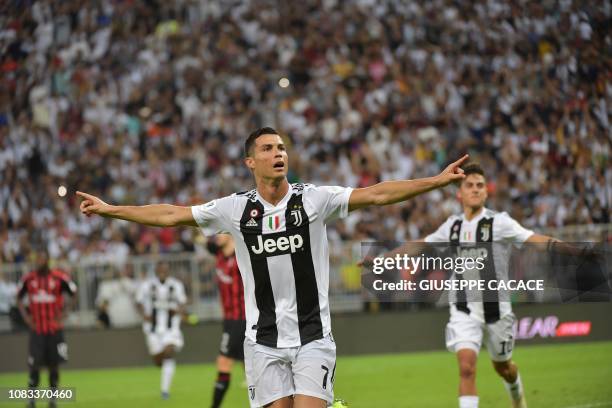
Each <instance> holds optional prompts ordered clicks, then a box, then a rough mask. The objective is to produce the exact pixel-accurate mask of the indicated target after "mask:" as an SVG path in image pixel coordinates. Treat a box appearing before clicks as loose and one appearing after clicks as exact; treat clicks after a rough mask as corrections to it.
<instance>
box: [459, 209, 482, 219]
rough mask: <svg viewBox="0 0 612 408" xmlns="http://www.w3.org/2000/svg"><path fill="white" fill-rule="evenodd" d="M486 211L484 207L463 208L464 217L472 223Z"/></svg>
mask: <svg viewBox="0 0 612 408" xmlns="http://www.w3.org/2000/svg"><path fill="white" fill-rule="evenodd" d="M483 210H484V206H482V207H463V216H464V217H465V219H466V220H467V221H472V220H473V219H474V218H476V217H478V215H479V214H480V213H481V212H482V211H483Z"/></svg>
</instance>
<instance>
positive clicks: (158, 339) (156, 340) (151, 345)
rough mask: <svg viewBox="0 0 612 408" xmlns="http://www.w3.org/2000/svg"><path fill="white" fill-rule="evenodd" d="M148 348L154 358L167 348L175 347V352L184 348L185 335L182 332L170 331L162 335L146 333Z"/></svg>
mask: <svg viewBox="0 0 612 408" xmlns="http://www.w3.org/2000/svg"><path fill="white" fill-rule="evenodd" d="M145 337H146V340H147V348H148V349H149V354H151V355H152V356H154V355H156V354H159V353H161V352H162V351H164V349H165V348H166V347H167V346H174V349H175V351H177V352H178V351H181V349H182V348H183V344H184V342H183V333H181V331H180V330H169V331H165V332H162V333H150V332H149V333H145Z"/></svg>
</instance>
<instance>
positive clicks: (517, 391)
mask: <svg viewBox="0 0 612 408" xmlns="http://www.w3.org/2000/svg"><path fill="white" fill-rule="evenodd" d="M504 387H506V391H508V394H509V395H510V398H512V399H513V400H514V401H518V400H520V399H521V397H522V396H523V382H522V381H521V375H520V374H518V373H517V374H516V381H515V382H514V384H510V383H507V382H506V381H505V380H504Z"/></svg>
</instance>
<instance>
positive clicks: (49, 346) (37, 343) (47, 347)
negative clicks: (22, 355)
mask: <svg viewBox="0 0 612 408" xmlns="http://www.w3.org/2000/svg"><path fill="white" fill-rule="evenodd" d="M66 361H68V345H67V344H66V342H65V341H64V333H63V332H62V331H58V332H56V333H54V334H37V333H35V332H30V355H29V357H28V365H29V366H33V367H45V366H46V367H49V366H56V365H59V364H61V363H64V362H66Z"/></svg>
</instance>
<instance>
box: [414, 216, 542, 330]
mask: <svg viewBox="0 0 612 408" xmlns="http://www.w3.org/2000/svg"><path fill="white" fill-rule="evenodd" d="M531 235H533V231H531V230H528V229H526V228H524V227H523V226H521V224H519V223H518V222H517V221H516V220H514V219H513V218H512V217H510V216H509V215H508V213H506V212H501V213H500V212H495V211H492V210H489V209H487V208H483V209H482V211H481V212H480V214H478V215H477V216H476V217H474V218H473V219H471V220H469V221H468V220H466V219H465V216H464V215H463V214H462V215H460V216H459V215H451V216H450V217H448V218H447V220H446V221H445V222H444V223H443V224H442V225H441V226H440V227H439V228H438V229H437V230H436V231H435V232H433V233H432V234H430V235H428V236H427V237H425V242H432V243H433V242H448V243H454V244H478V243H484V244H483V247H485V246H486V245H487V244H486V243H493V242H502V243H503V242H505V243H514V244H522V243H523V242H525V241H526V240H527V239H528V238H529V237H530V236H531ZM489 247H491V246H490V245H489ZM494 249H495V251H494V252H495V254H494V256H490V257H487V259H486V261H485V268H484V270H483V271H481V272H480V274H481V276H480V278H484V279H503V277H505V276H507V273H508V266H509V259H510V247H508V246H495V247H494ZM483 273H484V274H485V275H487V276H482V274H483ZM454 295H456V296H457V298H456V299H455V300H456V302H455V303H453V304H451V312H455V311H457V310H458V311H461V312H465V313H468V314H470V315H471V316H472V317H474V318H476V319H478V320H480V321H482V322H487V323H493V322H496V321H497V320H499V319H500V318H501V317H503V316H504V315H506V314H508V313H510V312H512V307H511V304H510V302H506V301H499V299H497V298H495V295H496V294H495V293H491V294H488V295H491V296H492V297H493V299H491V298H487V299H486V300H487V301H485V302H476V301H468V302H465V301H463V300H462V299H461V295H462V294H461V293H456V294H454ZM481 295H482V294H481ZM463 296H465V293H464V294H463ZM470 299H471V297H470ZM491 300H493V301H491Z"/></svg>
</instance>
